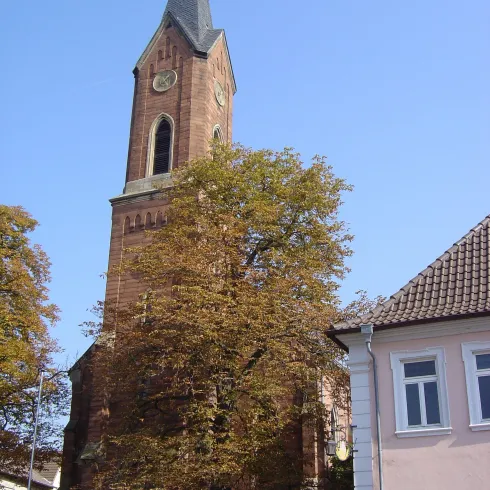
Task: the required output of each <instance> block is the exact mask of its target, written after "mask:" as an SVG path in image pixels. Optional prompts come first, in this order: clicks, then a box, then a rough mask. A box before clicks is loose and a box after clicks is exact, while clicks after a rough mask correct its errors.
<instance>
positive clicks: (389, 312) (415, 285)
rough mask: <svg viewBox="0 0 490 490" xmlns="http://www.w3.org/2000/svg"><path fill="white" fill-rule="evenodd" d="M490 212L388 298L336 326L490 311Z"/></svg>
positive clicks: (392, 323) (385, 323) (384, 324)
mask: <svg viewBox="0 0 490 490" xmlns="http://www.w3.org/2000/svg"><path fill="white" fill-rule="evenodd" d="M489 247H490V215H489V216H487V217H486V218H485V219H484V220H483V221H482V222H481V223H479V224H478V225H477V226H476V227H475V228H473V229H472V230H471V231H470V232H469V233H468V234H467V235H465V236H464V237H463V238H462V239H461V240H460V241H459V242H457V243H455V244H454V245H453V246H452V247H451V248H450V249H449V250H448V251H447V252H446V253H444V254H443V255H441V257H439V258H438V259H437V260H436V261H435V262H434V263H432V264H431V265H429V267H427V269H425V270H424V271H423V272H421V273H420V274H419V275H418V276H417V277H415V278H414V279H412V280H411V281H410V282H409V283H408V284H407V285H406V286H405V287H403V288H402V289H401V290H400V291H398V293H396V294H395V295H393V296H392V297H391V298H390V299H389V300H388V301H386V302H385V303H383V304H381V305H380V306H378V307H377V308H375V309H374V310H373V311H371V312H370V313H367V314H366V315H363V316H360V317H357V318H354V319H352V320H350V321H348V322H345V323H343V324H339V325H336V326H335V329H336V330H337V331H338V333H341V332H340V331H344V330H345V331H348V330H352V329H356V328H358V327H359V326H360V325H362V324H372V325H374V327H388V326H396V325H400V326H401V325H403V324H405V323H419V322H420V323H422V322H424V321H433V320H439V319H444V318H449V317H458V316H467V315H479V314H487V313H488V314H490V250H489Z"/></svg>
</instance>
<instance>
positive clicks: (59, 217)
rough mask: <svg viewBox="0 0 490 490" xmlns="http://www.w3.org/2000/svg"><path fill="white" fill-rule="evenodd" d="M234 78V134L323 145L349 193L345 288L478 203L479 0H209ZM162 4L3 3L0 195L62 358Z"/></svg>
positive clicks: (416, 260) (99, 243)
mask: <svg viewBox="0 0 490 490" xmlns="http://www.w3.org/2000/svg"><path fill="white" fill-rule="evenodd" d="M211 4H212V9H213V15H214V23H215V26H216V27H224V28H225V29H226V31H227V37H228V42H229V45H230V50H231V54H232V60H233V66H234V70H235V75H236V79H237V83H238V93H237V95H236V98H235V112H234V139H235V140H236V141H240V142H241V143H243V144H245V145H247V146H252V147H254V148H263V147H269V148H275V149H281V148H282V147H284V146H293V147H294V148H296V149H297V150H298V151H299V152H301V153H302V155H303V156H304V159H305V161H309V159H310V158H311V157H312V156H313V155H314V154H322V155H327V156H328V157H329V161H330V163H331V164H332V165H333V166H334V168H335V171H336V173H337V174H338V175H339V176H342V177H345V178H346V179H347V180H348V182H350V183H352V184H353V185H354V186H355V190H354V192H353V193H351V194H349V195H347V196H345V205H344V207H343V209H342V214H341V215H342V218H343V219H344V220H346V221H347V222H348V223H349V225H350V229H351V231H352V233H353V234H354V235H355V236H356V240H355V242H354V244H353V248H354V250H355V256H354V257H353V258H352V259H351V260H350V261H349V265H350V266H351V267H352V273H351V274H350V276H349V277H348V279H347V280H346V281H345V283H344V285H343V287H342V290H341V295H342V299H343V300H344V301H346V302H347V301H349V300H350V299H352V298H353V296H354V291H356V290H357V289H367V290H368V291H369V293H370V295H372V296H375V295H378V294H382V295H385V296H389V295H390V294H392V293H394V292H395V291H396V290H398V289H399V288H400V287H401V286H403V285H404V284H405V283H406V282H407V281H408V280H409V279H411V278H412V277H413V276H415V275H416V274H417V273H418V272H419V271H421V270H422V269H424V268H425V267H426V266H427V265H428V264H429V263H430V262H432V261H433V260H434V259H435V258H436V257H437V256H439V255H440V254H441V253H442V252H444V251H445V250H446V249H447V248H449V247H450V246H451V245H452V243H453V242H455V241H456V240H458V239H459V238H460V237H461V236H462V235H463V234H465V233H466V232H467V231H468V230H469V229H470V228H471V227H472V226H474V225H475V224H476V223H478V222H479V221H480V220H482V219H483V218H484V217H485V216H486V215H487V214H489V213H490V203H489V199H488V196H489V192H488V188H489V182H490V165H489V158H490V138H489V136H490V90H489V87H490V54H489V53H490V30H489V29H488V26H489V21H490V2H488V0H468V1H466V2H461V1H460V0H458V1H457V0H410V1H402V0H371V1H368V0H310V1H309V2H297V1H292V0H266V1H264V0H247V1H246V2H245V1H243V2H239V1H236V0H235V1H233V2H232V1H229V0H211ZM164 7H165V1H164V0H145V1H141V0H139V1H138V2H136V1H129V0H119V1H117V2H116V1H114V0H106V1H101V0H84V1H70V2H67V1H61V0H45V1H43V2H38V1H33V0H30V1H29V0H28V1H25V2H2V3H1V5H0V40H1V43H0V44H1V47H0V59H1V61H2V65H1V66H2V67H3V76H2V77H1V81H0V89H1V94H2V110H1V111H0V152H1V163H0V183H1V187H0V189H1V190H0V202H1V203H4V204H19V205H22V206H24V207H25V208H26V209H27V210H28V211H30V212H31V213H32V214H33V215H34V217H35V218H36V219H37V220H38V221H40V223H41V226H40V228H39V230H38V231H37V232H36V233H35V236H34V239H35V241H37V242H38V243H40V244H41V245H42V246H43V247H44V249H45V250H46V252H47V253H48V254H49V256H50V257H51V260H52V263H53V267H52V274H53V282H52V284H51V292H52V294H51V297H52V300H53V301H54V302H55V303H57V304H58V305H59V306H60V307H61V308H62V310H63V313H62V320H61V322H60V324H59V325H58V327H57V328H56V330H55V334H56V336H58V338H59V339H60V342H61V344H62V346H63V347H64V348H65V349H66V352H65V354H64V355H63V356H62V357H61V358H60V360H63V359H65V358H67V359H68V361H69V362H72V361H73V360H74V359H75V357H76V355H77V353H79V354H81V353H83V351H84V350H85V349H86V347H87V346H88V345H89V341H88V340H86V339H84V338H83V337H82V336H81V334H80V328H79V327H78V325H79V324H80V323H81V322H82V321H84V320H86V319H89V318H90V315H89V313H88V312H87V310H88V309H89V308H90V306H91V305H92V304H94V303H95V302H96V301H97V300H98V299H102V298H103V295H104V280H103V279H101V278H100V274H102V273H103V272H104V271H105V270H106V267H107V256H108V247H109V234H110V216H111V208H110V204H109V202H108V199H109V198H111V197H114V196H116V195H118V194H119V193H120V192H121V190H122V188H123V185H124V176H125V167H126V156H127V146H128V134H129V121H130V113H131V103H132V91H133V76H132V73H131V71H132V69H133V67H134V64H135V62H136V60H137V59H138V57H139V55H140V54H141V52H142V51H143V49H144V48H145V46H146V44H147V42H148V41H149V39H150V38H151V36H152V34H153V32H154V30H155V29H156V27H157V26H158V24H159V20H160V16H161V15H162V13H163V10H164Z"/></svg>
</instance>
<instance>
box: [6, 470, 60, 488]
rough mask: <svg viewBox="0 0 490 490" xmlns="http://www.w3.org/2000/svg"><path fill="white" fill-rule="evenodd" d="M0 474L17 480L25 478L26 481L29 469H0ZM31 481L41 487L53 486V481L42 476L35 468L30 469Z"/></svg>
mask: <svg viewBox="0 0 490 490" xmlns="http://www.w3.org/2000/svg"><path fill="white" fill-rule="evenodd" d="M2 474H3V475H6V476H10V477H12V478H15V479H17V480H21V481H24V480H25V481H26V482H27V480H28V478H29V470H28V469H27V468H26V470H25V471H23V472H20V473H19V472H14V471H11V470H4V469H0V475H2ZM0 479H1V478H0ZM32 482H33V483H35V484H36V485H39V486H42V487H43V488H54V486H53V482H52V481H49V480H48V479H47V478H44V476H42V475H41V473H40V472H39V471H38V470H36V469H33V470H32ZM0 488H3V487H0Z"/></svg>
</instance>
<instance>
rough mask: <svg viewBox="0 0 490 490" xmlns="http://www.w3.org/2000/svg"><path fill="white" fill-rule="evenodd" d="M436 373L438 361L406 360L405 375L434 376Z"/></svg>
mask: <svg viewBox="0 0 490 490" xmlns="http://www.w3.org/2000/svg"><path fill="white" fill-rule="evenodd" d="M435 374H436V361H422V362H406V363H405V377H406V378H417V377H419V376H433V375H435Z"/></svg>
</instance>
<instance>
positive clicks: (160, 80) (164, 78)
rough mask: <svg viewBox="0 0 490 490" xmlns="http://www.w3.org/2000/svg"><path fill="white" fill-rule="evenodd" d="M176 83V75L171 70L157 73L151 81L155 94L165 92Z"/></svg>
mask: <svg viewBox="0 0 490 490" xmlns="http://www.w3.org/2000/svg"><path fill="white" fill-rule="evenodd" d="M176 83H177V73H175V71H173V70H164V71H159V72H158V73H157V74H156V75H155V79H154V80H153V88H154V89H155V90H156V91H157V92H166V91H167V90H169V89H171V88H172V87H173V86H174V85H175V84H176Z"/></svg>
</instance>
